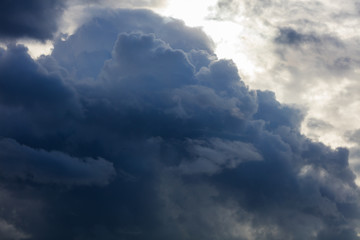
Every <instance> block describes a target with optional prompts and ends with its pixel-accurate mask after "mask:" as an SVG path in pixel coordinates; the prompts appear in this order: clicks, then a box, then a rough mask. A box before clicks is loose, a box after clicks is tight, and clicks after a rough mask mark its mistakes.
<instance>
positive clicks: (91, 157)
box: [0, 10, 360, 240]
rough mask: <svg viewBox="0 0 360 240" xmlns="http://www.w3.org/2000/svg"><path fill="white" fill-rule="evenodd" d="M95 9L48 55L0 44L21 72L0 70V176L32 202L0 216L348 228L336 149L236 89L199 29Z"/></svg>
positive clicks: (319, 231)
mask: <svg viewBox="0 0 360 240" xmlns="http://www.w3.org/2000/svg"><path fill="white" fill-rule="evenodd" d="M105 12H106V13H112V14H108V15H106V14H103V13H100V15H98V16H97V17H95V18H94V19H93V20H90V22H89V23H87V24H85V25H84V26H83V27H80V28H79V29H78V30H77V31H76V32H75V33H74V34H73V35H72V36H69V37H68V38H67V39H63V40H61V39H58V40H57V42H56V44H55V49H54V52H53V54H52V56H47V57H42V58H41V59H39V60H38V61H34V60H31V59H30V58H29V57H28V55H27V54H26V49H24V48H22V47H21V46H17V47H16V46H14V47H13V48H9V49H7V50H1V54H2V55H1V56H18V57H3V62H4V64H7V66H9V69H16V68H19V69H21V71H19V72H20V73H19V74H15V73H16V71H15V70H13V72H15V73H13V75H9V74H7V75H6V74H4V76H5V77H6V78H5V80H2V82H1V81H0V83H2V84H3V85H4V86H7V85H11V83H12V82H16V83H17V84H14V85H11V88H9V89H11V90H12V91H11V92H12V94H9V95H6V94H5V92H4V93H3V94H2V95H4V96H5V97H4V99H3V100H2V101H1V102H0V111H1V113H2V114H1V116H2V117H0V120H1V127H0V136H4V137H6V138H4V139H2V140H1V141H0V166H1V167H2V169H4V170H3V172H1V171H0V172H1V174H0V180H1V183H2V184H3V188H4V189H5V190H6V191H8V192H10V193H11V194H12V195H13V198H15V199H18V200H19V199H25V202H27V203H29V202H32V201H33V200H34V199H35V200H38V201H40V202H41V204H40V205H41V206H43V208H40V207H39V208H40V209H42V211H39V214H38V215H37V216H38V217H39V218H40V220H39V219H36V221H32V219H34V218H33V216H34V213H32V212H31V211H29V210H28V211H20V213H19V215H20V216H21V219H24V221H26V222H28V225H25V224H23V222H21V221H20V220H19V219H12V218H11V215H9V213H8V212H6V211H5V212H1V211H0V217H2V218H4V219H5V220H6V221H7V222H9V223H11V224H13V225H14V227H15V228H17V229H23V231H24V232H26V233H28V234H29V235H31V237H32V239H37V240H46V239H53V240H58V239H59V240H60V239H99V238H101V239H104V240H105V239H106V240H108V239H109V240H110V239H133V240H140V239H157V240H159V239H184V238H187V239H260V240H261V239H267V240H268V239H296V240H302V239H312V240H319V239H331V237H330V235H331V234H330V233H333V236H336V237H338V238H339V239H341V238H345V239H346V238H350V239H354V240H355V239H358V237H356V236H355V237H354V233H355V231H356V227H355V224H356V222H357V221H358V220H359V217H360V216H359V204H358V203H359V201H358V200H359V191H358V188H357V186H356V185H355V183H354V179H355V177H354V174H353V173H352V171H351V170H350V168H349V164H348V151H347V150H346V149H343V148H339V149H336V150H332V149H331V148H329V147H326V146H325V145H323V144H321V143H317V142H313V141H311V140H309V139H307V138H306V137H305V136H303V135H301V133H300V131H299V129H300V123H301V121H302V119H303V112H302V111H301V110H299V109H295V108H294V107H291V106H289V105H283V104H280V103H279V102H278V101H277V100H276V99H275V94H274V93H272V92H270V91H260V90H257V91H254V90H249V88H248V87H247V86H246V85H245V84H244V82H242V80H241V78H240V77H239V74H238V70H237V68H236V66H235V64H234V63H233V62H232V61H229V60H219V59H217V58H216V56H215V55H214V54H213V50H212V47H211V41H210V40H209V39H208V37H206V36H205V34H204V33H203V32H201V31H200V30H199V29H194V28H187V27H186V26H184V24H183V23H181V22H179V21H177V20H172V19H170V22H168V20H169V19H163V18H161V17H159V16H157V15H155V14H154V13H152V12H149V11H143V10H119V11H118V12H114V11H105ZM16 52H19V53H20V54H15V53H16ZM19 56H20V57H19ZM13 59H15V60H16V61H15V60H13ZM24 69H25V70H26V71H25V70H24ZM2 71H3V72H5V73H7V71H9V70H8V68H6V69H3V70H2ZM28 75H29V76H35V77H33V78H29V79H30V80H29V81H30V82H31V83H34V85H35V86H37V87H36V89H33V88H31V87H28V88H27V89H28V91H26V93H27V95H26V96H22V95H23V94H21V93H22V91H20V90H21V88H22V87H23V84H24V83H23V82H24V80H23V79H27V78H26V76H28ZM9 76H10V77H9ZM17 86H18V87H17ZM48 88H49V92H48V93H47V92H45V93H43V91H44V89H45V90H46V89H48ZM19 89H20V90H19ZM39 89H40V90H39ZM46 93H47V94H46ZM35 100H36V101H35ZM32 101H33V102H32ZM60 103H62V104H60ZM34 105H36V106H40V107H34ZM71 106H75V107H73V108H71ZM59 112H60V114H59ZM58 116H60V118H58ZM56 119H60V120H58V121H55V120H56ZM105 159H106V160H105ZM5 170H6V171H5ZM115 172H117V173H118V174H117V175H115ZM110 179H111V181H110ZM64 185H65V186H68V185H71V186H72V187H71V188H64ZM18 205H23V204H19V203H16V201H14V203H8V205H7V206H9V208H15V207H16V206H18ZM26 209H29V207H26ZM10 220H12V221H10ZM30 239H31V238H30Z"/></svg>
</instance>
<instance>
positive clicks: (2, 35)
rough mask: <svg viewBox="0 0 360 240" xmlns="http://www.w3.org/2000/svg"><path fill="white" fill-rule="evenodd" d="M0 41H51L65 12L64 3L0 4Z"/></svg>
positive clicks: (7, 1)
mask: <svg viewBox="0 0 360 240" xmlns="http://www.w3.org/2000/svg"><path fill="white" fill-rule="evenodd" d="M0 9H1V10H0V39H3V40H4V39H5V40H7V39H18V38H34V39H37V40H41V41H44V40H47V39H52V38H53V37H54V34H55V33H56V31H57V29H58V20H59V18H60V17H61V15H62V13H63V12H64V10H65V1H58V0H50V1H47V0H34V1H26V0H19V1H11V0H5V1H1V3H0Z"/></svg>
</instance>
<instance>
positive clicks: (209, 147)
mask: <svg viewBox="0 0 360 240" xmlns="http://www.w3.org/2000/svg"><path fill="white" fill-rule="evenodd" d="M187 145H188V148H189V149H188V151H189V153H190V157H191V159H192V160H190V161H184V162H182V163H181V164H180V165H179V167H178V168H179V170H180V171H181V172H182V173H184V174H197V173H205V174H215V173H218V172H220V171H221V170H222V169H223V168H236V167H237V166H238V165H239V164H241V163H242V162H245V161H260V160H262V159H263V158H262V156H261V155H260V154H259V153H258V152H257V151H256V149H255V148H254V147H253V146H252V145H251V144H248V143H243V142H239V141H233V142H231V141H224V140H221V139H219V138H213V139H209V140H207V141H204V140H191V139H189V140H188V141H187Z"/></svg>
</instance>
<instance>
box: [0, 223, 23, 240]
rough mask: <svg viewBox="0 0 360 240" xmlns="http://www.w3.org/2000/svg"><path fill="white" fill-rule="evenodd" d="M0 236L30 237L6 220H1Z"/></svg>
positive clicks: (8, 239) (11, 238) (10, 238)
mask: <svg viewBox="0 0 360 240" xmlns="http://www.w3.org/2000/svg"><path fill="white" fill-rule="evenodd" d="M0 237H1V239H4V240H21V239H28V238H30V236H29V235H27V234H25V233H24V232H22V231H21V230H19V229H16V227H15V226H14V225H12V224H9V223H7V222H6V221H5V220H2V219H1V220H0Z"/></svg>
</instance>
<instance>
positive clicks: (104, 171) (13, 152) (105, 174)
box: [0, 139, 115, 185]
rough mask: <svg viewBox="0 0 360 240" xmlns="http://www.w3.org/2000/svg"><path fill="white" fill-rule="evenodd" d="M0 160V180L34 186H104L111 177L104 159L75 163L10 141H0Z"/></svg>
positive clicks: (52, 153) (111, 172) (58, 153)
mask: <svg viewBox="0 0 360 240" xmlns="http://www.w3.org/2000/svg"><path fill="white" fill-rule="evenodd" d="M0 159H2V161H1V163H0V165H1V171H0V175H1V176H3V177H5V178H11V179H22V180H29V181H34V182H37V183H55V184H66V185H92V184H94V185H106V184H108V182H109V181H110V179H111V178H112V177H113V176H114V175H115V170H114V168H113V166H112V164H111V163H109V162H107V161H106V160H104V159H97V160H96V159H92V158H87V159H77V158H73V157H71V156H68V155H66V154H64V153H62V152H47V151H44V150H43V149H39V150H37V149H32V148H30V147H27V146H24V145H20V144H19V143H17V142H16V141H14V140H12V139H2V140H0Z"/></svg>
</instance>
